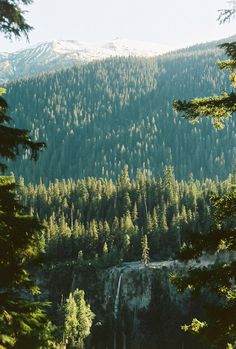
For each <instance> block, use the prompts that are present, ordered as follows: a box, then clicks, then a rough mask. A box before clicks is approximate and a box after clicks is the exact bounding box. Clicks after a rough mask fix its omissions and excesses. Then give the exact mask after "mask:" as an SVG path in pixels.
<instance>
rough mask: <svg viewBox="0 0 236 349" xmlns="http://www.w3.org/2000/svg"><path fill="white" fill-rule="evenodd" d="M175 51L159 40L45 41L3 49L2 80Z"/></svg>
mask: <svg viewBox="0 0 236 349" xmlns="http://www.w3.org/2000/svg"><path fill="white" fill-rule="evenodd" d="M168 51H171V48H169V47H165V46H161V45H158V44H155V43H147V42H140V41H132V40H126V39H120V38H115V39H114V40H112V41H109V42H97V43H87V42H80V41H73V40H54V41H51V42H43V43H39V44H37V45H34V46H31V47H29V48H27V49H23V50H20V51H17V52H14V53H6V52H3V53H0V83H2V82H6V81H9V80H14V79H18V78H21V77H29V76H32V75H35V74H40V73H44V72H50V71H55V70H58V69H62V68H67V67H70V66H72V65H74V64H76V63H86V62H91V61H93V60H101V59H105V58H109V57H117V56H118V57H119V56H123V57H129V56H136V57H153V56H158V55H160V54H163V53H166V52H168Z"/></svg>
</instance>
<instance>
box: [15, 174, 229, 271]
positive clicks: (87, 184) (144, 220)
mask: <svg viewBox="0 0 236 349" xmlns="http://www.w3.org/2000/svg"><path fill="white" fill-rule="evenodd" d="M21 183H22V180H21ZM127 183H128V184H124V183H123V184H122V185H121V181H120V179H118V180H117V181H111V180H105V179H98V180H97V179H95V178H91V177H90V178H86V179H80V180H77V181H73V180H67V181H65V180H64V181H58V180H57V181H55V182H50V183H49V185H48V186H46V185H44V184H43V183H42V182H41V183H40V184H39V185H35V186H33V185H32V184H29V185H28V186H24V185H23V183H22V184H21V186H20V188H19V195H20V199H21V201H22V202H23V203H24V204H25V205H26V206H28V207H29V208H30V211H31V212H34V214H35V215H36V216H39V218H40V219H41V220H44V226H45V229H44V230H45V232H44V239H45V244H46V253H47V256H48V261H49V262H50V263H54V262H57V261H58V262H67V261H71V260H73V261H74V262H76V263H85V264H86V263H87V262H88V261H91V260H94V263H96V264H102V261H103V263H104V265H109V263H112V264H114V263H118V262H119V261H120V259H121V258H123V259H124V260H127V261H129V260H140V256H141V254H142V249H141V241H142V237H143V235H147V236H148V243H149V248H150V258H154V259H163V258H169V257H171V256H172V257H173V256H174V254H175V253H176V252H177V251H179V249H180V248H181V246H182V245H183V244H184V243H186V242H187V239H188V236H189V232H190V231H191V230H192V228H193V227H194V228H195V230H196V235H197V236H198V237H199V239H200V238H201V236H202V235H201V234H200V233H201V232H206V230H207V228H208V226H209V224H210V196H211V195H212V193H215V194H219V193H225V192H226V190H227V189H228V187H229V185H231V184H230V183H231V177H229V179H228V180H227V181H225V182H222V183H220V182H216V181H212V180H206V181H201V182H200V181H198V180H193V178H192V177H191V178H190V179H189V180H188V181H181V182H178V181H176V180H175V177H174V173H173V169H172V168H170V169H168V168H166V169H165V172H164V174H163V176H162V177H156V178H154V177H152V178H151V177H149V176H146V175H145V174H142V175H141V173H139V175H138V176H137V178H136V179H135V180H129V181H128V182H127ZM127 197H129V200H128V202H129V204H128V205H126V206H124V205H123V203H124V202H127ZM65 201H66V202H67V205H64V204H63V203H64V202H65ZM70 207H73V217H72V216H71V209H70ZM122 256H123V257H122ZM100 257H101V258H100ZM103 257H104V258H103ZM95 259H96V261H95Z"/></svg>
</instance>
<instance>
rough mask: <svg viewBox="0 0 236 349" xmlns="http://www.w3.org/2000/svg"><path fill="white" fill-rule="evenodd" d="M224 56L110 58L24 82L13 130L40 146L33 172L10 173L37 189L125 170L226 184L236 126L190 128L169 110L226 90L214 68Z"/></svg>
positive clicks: (208, 52) (15, 101)
mask: <svg viewBox="0 0 236 349" xmlns="http://www.w3.org/2000/svg"><path fill="white" fill-rule="evenodd" d="M221 55H222V52H221V51H220V50H219V49H213V48H211V47H209V48H207V46H206V45H205V46H204V50H202V47H200V48H199V49H197V48H190V49H189V50H187V49H186V50H182V51H179V52H177V53H171V54H166V55H163V56H160V57H158V58H154V59H135V58H116V59H109V60H105V61H100V62H96V63H90V64H87V65H83V66H82V67H81V68H80V69H78V68H72V69H68V70H66V71H62V72H58V73H56V74H50V75H45V76H41V77H38V78H34V79H33V78H32V79H25V80H22V81H18V82H16V83H13V84H12V85H10V86H9V88H8V90H9V93H8V96H7V99H8V101H9V104H10V106H11V111H12V113H11V114H12V116H13V118H14V120H15V121H16V124H17V125H19V126H21V127H26V128H29V129H31V130H32V134H33V136H34V137H35V138H36V139H41V140H45V141H46V142H47V144H48V148H47V150H46V151H45V152H44V153H43V154H42V155H41V156H40V159H39V161H38V163H36V165H34V164H33V165H32V164H30V163H27V164H26V163H25V161H21V162H20V163H18V164H17V169H16V172H17V173H18V174H22V175H24V176H25V177H26V178H27V179H31V180H34V181H38V180H39V178H43V179H45V180H48V179H53V178H68V177H73V178H77V177H84V176H97V177H101V176H102V177H104V176H107V177H116V175H117V174H118V173H120V170H121V168H122V167H123V165H124V164H125V163H127V164H128V165H129V168H130V172H131V175H135V173H136V171H137V169H139V168H141V169H146V170H147V171H149V172H150V173H153V174H155V173H156V172H158V171H161V170H162V169H163V167H164V166H165V165H169V164H172V165H173V166H174V167H175V171H176V175H177V177H178V178H186V177H188V176H189V174H190V173H191V172H192V173H193V174H194V176H196V177H198V178H202V177H215V176H216V175H218V176H220V177H221V178H223V177H225V176H226V175H227V174H228V172H229V171H230V170H231V169H232V166H233V162H234V159H235V148H236V137H235V121H234V119H232V120H229V121H228V122H227V123H226V127H225V129H224V130H223V131H216V130H215V129H214V128H213V127H212V125H211V124H210V122H209V121H206V120H203V121H202V122H200V123H199V124H196V125H195V126H192V125H190V124H189V123H188V122H186V121H185V120H181V119H180V117H179V116H177V115H175V113H174V112H173V110H172V101H173V99H174V98H190V97H194V96H205V95H211V94H214V93H218V92H219V91H221V90H226V89H228V88H229V86H228V78H227V76H226V75H225V73H224V72H223V71H220V70H219V69H218V68H217V67H216V64H215V62H216V60H217V58H219V57H220V56H221Z"/></svg>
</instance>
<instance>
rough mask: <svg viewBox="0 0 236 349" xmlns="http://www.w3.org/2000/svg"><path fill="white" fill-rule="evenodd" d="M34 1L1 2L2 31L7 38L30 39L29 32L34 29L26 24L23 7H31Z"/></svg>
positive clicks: (6, 0) (0, 20)
mask: <svg viewBox="0 0 236 349" xmlns="http://www.w3.org/2000/svg"><path fill="white" fill-rule="evenodd" d="M32 2H33V0H2V1H1V2H0V31H1V32H2V33H4V35H5V36H7V37H9V38H12V36H15V37H18V38H19V37H21V36H22V35H24V36H26V38H28V32H29V31H30V30H31V29H32V27H31V26H30V25H29V24H28V23H27V22H26V20H25V17H24V11H23V9H22V8H21V7H20V6H21V5H29V4H31V3H32Z"/></svg>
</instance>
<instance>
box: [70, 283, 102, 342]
mask: <svg viewBox="0 0 236 349" xmlns="http://www.w3.org/2000/svg"><path fill="white" fill-rule="evenodd" d="M94 317H95V315H94V313H93V312H92V311H91V309H90V306H89V304H87V303H86V302H85V299H84V291H82V290H78V289H76V290H75V291H74V292H73V293H70V295H69V298H68V299H67V301H66V305H65V325H64V326H65V338H66V343H68V345H69V348H78V349H83V348H84V341H85V339H86V338H87V337H88V336H89V335H90V329H91V327H92V324H93V319H94Z"/></svg>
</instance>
